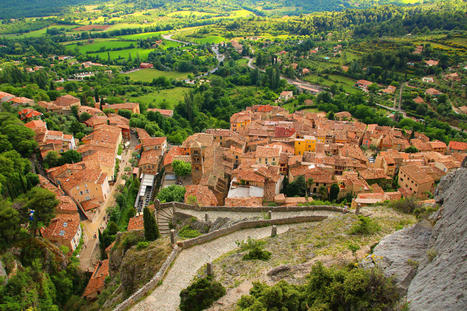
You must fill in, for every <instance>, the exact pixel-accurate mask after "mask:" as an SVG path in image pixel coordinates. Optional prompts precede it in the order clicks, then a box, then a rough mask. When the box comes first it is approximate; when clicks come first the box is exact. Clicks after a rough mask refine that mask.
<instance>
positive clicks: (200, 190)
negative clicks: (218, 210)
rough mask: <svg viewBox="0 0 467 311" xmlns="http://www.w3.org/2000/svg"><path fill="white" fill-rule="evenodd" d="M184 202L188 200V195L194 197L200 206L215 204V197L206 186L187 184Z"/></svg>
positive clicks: (188, 201)
mask: <svg viewBox="0 0 467 311" xmlns="http://www.w3.org/2000/svg"><path fill="white" fill-rule="evenodd" d="M185 189H186V192H185V203H192V202H190V197H191V196H194V197H195V198H196V203H197V204H198V205H200V206H217V205H218V202H217V198H216V196H215V195H214V193H213V192H212V191H211V189H209V188H208V187H207V186H202V185H189V186H186V187H185Z"/></svg>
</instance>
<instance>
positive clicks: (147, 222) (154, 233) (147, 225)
mask: <svg viewBox="0 0 467 311" xmlns="http://www.w3.org/2000/svg"><path fill="white" fill-rule="evenodd" d="M143 221H144V239H145V240H146V241H154V240H156V239H158V238H159V237H160V233H159V228H158V227H157V222H156V218H155V217H154V213H153V212H152V211H151V210H150V209H149V208H147V207H145V208H144V209H143Z"/></svg>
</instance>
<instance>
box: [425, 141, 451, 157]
mask: <svg viewBox="0 0 467 311" xmlns="http://www.w3.org/2000/svg"><path fill="white" fill-rule="evenodd" d="M428 143H429V144H430V146H431V149H432V150H433V151H436V152H439V153H443V154H444V153H446V151H447V148H448V147H447V146H446V144H445V143H444V142H442V141H439V140H435V141H430V142H428Z"/></svg>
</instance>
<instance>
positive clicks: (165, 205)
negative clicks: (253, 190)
mask: <svg viewBox="0 0 467 311" xmlns="http://www.w3.org/2000/svg"><path fill="white" fill-rule="evenodd" d="M169 207H171V208H178V209H189V210H195V211H200V212H216V211H218V212H219V211H222V212H240V213H241V212H244V213H252V212H253V213H254V212H258V213H261V212H268V211H272V212H298V211H330V212H338V213H348V211H347V210H346V209H344V208H342V207H338V206H333V205H310V206H257V207H250V206H197V205H190V204H185V203H180V202H169V203H161V204H160V205H159V208H160V209H164V208H169Z"/></svg>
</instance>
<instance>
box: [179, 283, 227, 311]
mask: <svg viewBox="0 0 467 311" xmlns="http://www.w3.org/2000/svg"><path fill="white" fill-rule="evenodd" d="M225 292H226V291H225V288H224V287H223V286H222V284H220V283H219V282H216V281H215V280H213V279H212V277H206V278H201V279H198V280H197V281H195V282H194V283H193V284H192V285H190V286H188V287H187V288H185V289H184V290H182V291H181V292H180V310H181V311H201V310H204V309H207V308H208V307H210V306H211V305H212V303H213V302H214V301H216V300H217V299H219V298H220V297H222V296H224V295H225Z"/></svg>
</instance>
